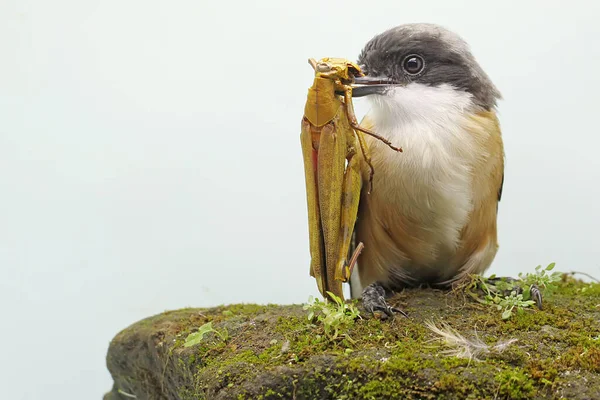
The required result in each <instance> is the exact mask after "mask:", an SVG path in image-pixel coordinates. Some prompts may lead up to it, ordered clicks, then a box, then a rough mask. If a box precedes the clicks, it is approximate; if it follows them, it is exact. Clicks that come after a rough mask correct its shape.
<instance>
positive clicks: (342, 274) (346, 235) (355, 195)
mask: <svg viewBox="0 0 600 400" xmlns="http://www.w3.org/2000/svg"><path fill="white" fill-rule="evenodd" d="M361 188H362V180H361V173H360V157H359V155H358V154H357V153H356V152H353V153H351V154H350V157H349V159H348V165H347V167H346V173H345V175H344V184H343V187H342V218H341V222H340V228H341V229H340V230H341V237H340V250H339V258H338V263H337V266H336V268H335V279H336V280H340V281H342V282H347V281H348V280H349V279H350V275H351V274H352V268H353V267H354V263H355V262H356V257H352V261H351V262H350V263H349V264H347V263H346V257H347V256H348V250H349V249H350V244H351V242H352V232H353V231H354V224H355V223H356V215H357V213H358V203H359V200H360V191H361ZM357 249H358V251H360V250H361V249H362V243H361V244H359V246H357Z"/></svg>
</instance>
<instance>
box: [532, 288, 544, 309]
mask: <svg viewBox="0 0 600 400" xmlns="http://www.w3.org/2000/svg"><path fill="white" fill-rule="evenodd" d="M529 294H530V296H531V299H532V300H533V301H535V305H536V306H537V308H538V309H540V310H541V309H542V292H541V291H540V288H539V287H537V285H531V287H530V288H529Z"/></svg>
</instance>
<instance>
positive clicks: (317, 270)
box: [300, 120, 327, 297]
mask: <svg viewBox="0 0 600 400" xmlns="http://www.w3.org/2000/svg"><path fill="white" fill-rule="evenodd" d="M311 127H312V125H311V124H310V123H309V122H308V121H307V120H303V121H302V131H301V133H300V141H301V145H302V155H303V157H304V175H305V179H306V201H307V206H308V237H309V249H310V276H312V277H314V278H315V280H316V281H317V287H318V288H319V292H321V295H323V297H325V296H326V293H325V292H326V290H327V280H326V279H327V273H326V271H325V251H324V244H323V231H322V228H321V212H320V210H319V190H318V184H317V182H318V172H317V171H318V168H317V161H318V152H317V151H316V150H315V149H314V148H313V144H312V131H311Z"/></svg>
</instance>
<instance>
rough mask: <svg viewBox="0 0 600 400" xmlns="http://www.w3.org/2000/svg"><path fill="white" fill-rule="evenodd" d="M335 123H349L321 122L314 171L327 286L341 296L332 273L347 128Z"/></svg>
mask: <svg viewBox="0 0 600 400" xmlns="http://www.w3.org/2000/svg"><path fill="white" fill-rule="evenodd" d="M339 115H340V114H338V116H339ZM342 118H346V116H345V115H341V117H340V118H339V119H337V118H334V121H340V120H341V119H342ZM338 126H339V127H340V128H342V129H343V127H345V126H348V125H344V124H340V125H337V124H335V123H334V122H330V123H328V124H326V125H324V126H323V128H322V130H321V138H320V141H319V154H318V170H317V173H318V193H319V209H320V211H321V227H322V228H323V241H324V244H325V259H326V265H327V267H326V272H327V278H326V282H327V287H326V290H327V291H330V292H332V293H333V294H334V295H336V296H338V297H339V298H341V299H343V298H344V294H343V292H342V282H341V281H340V280H336V279H335V276H336V267H337V262H338V257H339V254H340V253H339V240H340V222H341V216H342V206H341V204H342V186H343V181H344V167H345V163H346V151H347V148H346V134H347V133H348V132H339V131H338Z"/></svg>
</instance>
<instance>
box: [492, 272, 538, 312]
mask: <svg viewBox="0 0 600 400" xmlns="http://www.w3.org/2000/svg"><path fill="white" fill-rule="evenodd" d="M483 281H484V283H485V284H486V285H488V287H492V288H494V289H495V291H497V292H500V293H502V294H503V295H504V296H509V295H510V293H511V292H512V291H516V292H517V294H522V293H523V292H524V291H525V289H524V288H523V282H522V281H521V280H519V279H515V278H511V277H493V278H485V279H483ZM528 294H529V298H530V299H531V300H533V301H535V305H536V306H537V308H539V309H540V310H541V309H542V305H543V302H542V292H541V291H540V288H539V287H538V286H537V285H530V286H529V288H528Z"/></svg>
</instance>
